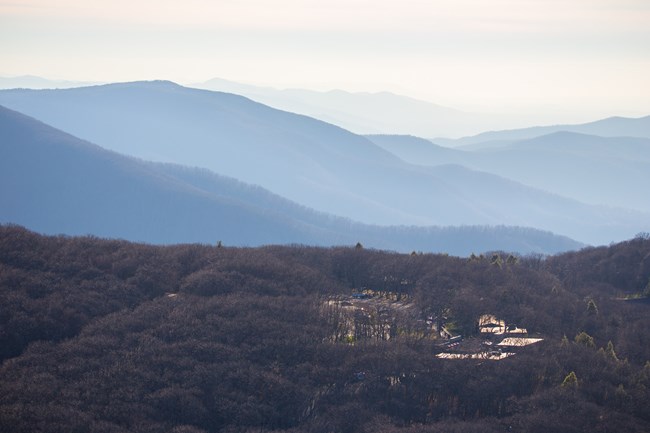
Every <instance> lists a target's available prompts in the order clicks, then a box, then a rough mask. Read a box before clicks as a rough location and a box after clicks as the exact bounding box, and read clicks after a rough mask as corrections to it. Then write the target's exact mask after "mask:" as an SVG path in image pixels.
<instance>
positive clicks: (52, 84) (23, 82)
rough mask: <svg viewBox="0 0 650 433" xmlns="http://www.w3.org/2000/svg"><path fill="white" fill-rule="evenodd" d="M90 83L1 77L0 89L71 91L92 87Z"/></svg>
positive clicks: (39, 78)
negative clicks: (76, 88) (73, 88)
mask: <svg viewBox="0 0 650 433" xmlns="http://www.w3.org/2000/svg"><path fill="white" fill-rule="evenodd" d="M93 84H99V83H91V82H88V81H68V80H50V79H48V78H43V77H36V76H34V75H21V76H18V77H0V89H21V88H22V89H69V88H72V87H82V86H91V85H93Z"/></svg>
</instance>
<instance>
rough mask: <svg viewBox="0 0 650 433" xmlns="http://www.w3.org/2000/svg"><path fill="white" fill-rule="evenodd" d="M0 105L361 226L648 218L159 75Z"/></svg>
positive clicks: (616, 232) (22, 96) (15, 94)
mask: <svg viewBox="0 0 650 433" xmlns="http://www.w3.org/2000/svg"><path fill="white" fill-rule="evenodd" d="M0 102H2V103H7V104H8V105H9V106H10V108H13V109H16V110H18V111H22V112H25V113H26V114H28V115H32V116H34V117H36V118H39V119H40V120H42V121H45V122H46V123H49V124H52V125H53V126H55V127H57V128H60V129H63V130H65V131H67V132H70V133H72V134H74V135H76V136H80V137H81V138H84V139H87V140H89V141H92V142H94V143H97V144H99V145H101V146H103V147H106V148H109V149H111V150H115V151H118V152H122V153H126V154H129V155H132V156H137V157H141V158H145V159H154V160H158V161H167V162H169V161H173V162H176V163H180V164H183V165H189V166H202V167H206V168H209V169H211V170H213V171H215V172H217V173H219V174H222V175H227V176H230V177H234V178H237V179H239V180H241V181H244V182H246V183H253V184H257V185H262V186H263V187H265V188H267V189H269V190H271V191H273V192H274V193H277V194H279V195H281V196H283V197H286V198H289V199H291V200H293V201H295V202H298V203H300V204H302V205H306V206H307V207H310V208H313V209H316V210H318V211H321V212H327V213H331V214H335V215H341V216H344V217H347V218H351V219H353V220H357V221H360V222H364V223H370V224H382V225H413V224H415V225H424V226H426V225H502V224H507V225H518V226H533V227H536V228H540V229H543V230H548V231H552V232H555V233H560V234H563V235H567V236H570V237H573V238H575V239H579V240H581V241H586V242H590V243H608V242H610V241H612V240H613V239H623V238H627V237H630V236H633V235H634V234H635V233H637V232H639V231H642V230H645V229H646V225H644V224H645V223H646V222H647V221H648V220H650V217H648V216H647V215H644V214H638V213H633V212H627V211H619V210H615V209H601V208H592V207H589V206H585V205H583V204H581V203H578V202H575V201H571V200H565V199H563V198H561V197H558V196H557V195H553V194H547V193H544V192H542V191H538V190H534V189H532V188H525V187H523V186H522V185H520V184H517V183H515V182H512V181H508V180H507V179H504V178H502V177H499V176H495V175H491V174H488V173H476V172H475V171H470V170H467V169H462V168H460V167H457V168H455V169H454V170H449V169H445V170H443V169H441V168H435V167H434V168H429V167H423V166H416V165H412V164H407V163H405V162H404V161H402V160H400V159H399V158H397V157H396V156H394V155H393V154H391V153H390V152H388V151H386V150H384V149H382V148H380V147H379V146H377V145H375V144H374V143H372V142H371V141H370V140H368V139H367V138H364V137H360V136H357V135H354V134H351V133H349V132H348V131H345V130H343V129H341V128H339V127H336V126H333V125H330V124H327V123H324V122H321V121H318V120H315V119H311V118H308V117H305V116H300V115H295V114H291V113H286V112H283V111H279V110H275V109H272V108H270V107H267V106H264V105H262V104H258V103H255V102H253V101H250V100H249V99H246V98H244V97H241V96H236V95H231V94H225V93H219V92H210V91H205V90H197V89H189V88H184V87H182V86H178V85H175V84H173V83H170V82H136V83H123V84H113V85H105V86H95V87H87V88H78V89H70V90H45V91H33V90H32V91H29V90H9V91H0ZM466 179H472V182H467V181H466ZM513 197H517V200H513ZM541 203H543V205H541Z"/></svg>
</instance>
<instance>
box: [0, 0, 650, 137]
mask: <svg viewBox="0 0 650 433" xmlns="http://www.w3.org/2000/svg"><path fill="white" fill-rule="evenodd" d="M648 46H650V3H648V2H647V1H645V0H616V1H615V0H599V1H586V0H562V1H560V0H521V1H517V2H513V1H511V0H493V1H491V2H482V1H479V0H456V1H453V2H450V1H440V0H436V1H431V2H423V1H421V0H404V1H402V2H400V3H399V4H397V3H395V2H392V1H389V0H374V1H372V2H370V1H368V0H353V1H350V0H331V1H328V2H319V1H315V0H301V1H296V0H277V1H275V2H263V1H260V0H240V1H237V2H233V1H217V2H211V1H207V0H184V1H182V2H181V1H179V0H170V1H166V2H163V3H162V4H161V2H158V1H155V0H136V1H133V0H129V1H127V0H114V1H111V2H96V1H94V2H88V1H81V0H58V1H57V2H51V1H48V0H30V1H29V2H16V1H11V0H0V52H1V53H2V60H3V61H2V65H0V76H20V75H25V74H33V75H38V76H45V77H48V78H49V77H51V78H58V79H65V80H83V81H92V82H127V81H139V80H152V79H167V80H171V81H174V82H176V83H179V84H182V85H191V84H193V83H200V82H204V81H206V80H210V79H212V78H215V77H221V78H224V79H230V80H234V81H236V82H239V83H250V84H253V85H256V86H270V87H274V88H278V89H286V88H299V89H310V90H316V91H327V90H331V89H342V90H346V91H348V92H379V91H388V92H392V93H396V94H399V95H405V96H408V97H411V98H415V99H419V100H423V101H429V102H431V103H434V104H438V105H442V106H445V107H451V108H455V109H458V110H463V111H468V112H472V113H479V114H481V113H488V114H489V113H496V114H505V115H507V116H510V117H511V118H512V121H513V122H514V121H515V120H516V121H517V122H518V123H513V124H511V125H503V126H502V127H521V126H526V125H530V124H550V123H576V122H586V121H593V120H596V119H599V118H604V117H610V116H627V117H639V116H644V115H647V114H650V86H648V78H647V77H649V76H650V51H649V50H648Z"/></svg>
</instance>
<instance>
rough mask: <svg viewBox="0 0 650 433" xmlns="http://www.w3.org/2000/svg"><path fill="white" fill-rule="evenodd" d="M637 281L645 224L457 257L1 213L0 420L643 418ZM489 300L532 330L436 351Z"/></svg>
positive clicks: (534, 424)
mask: <svg viewBox="0 0 650 433" xmlns="http://www.w3.org/2000/svg"><path fill="white" fill-rule="evenodd" d="M360 293H361V294H363V297H369V298H371V299H362V300H360V301H356V300H354V299H353V298H354V296H357V294H360ZM649 295H650V235H648V234H647V233H640V234H639V235H637V236H636V237H635V238H633V239H630V240H628V241H625V242H622V243H618V244H612V245H609V246H603V247H588V248H585V249H582V250H579V251H574V252H569V253H564V254H560V255H555V256H548V257H547V256H541V255H529V256H516V255H511V254H509V253H508V252H502V251H495V252H489V253H485V252H484V253H483V254H480V252H479V251H477V254H472V255H471V256H469V257H454V256H449V255H446V254H421V253H416V252H413V253H411V254H398V253H394V252H388V251H380V250H373V249H368V248H364V247H363V245H361V244H357V245H356V246H350V247H331V248H319V247H310V246H304V245H290V246H266V247H257V248H241V247H231V246H228V245H227V244H224V245H222V244H221V242H217V241H216V240H215V241H214V242H213V243H212V244H211V245H208V244H179V245H168V246H152V245H147V244H137V243H131V242H127V241H121V240H109V239H101V238H97V237H92V236H85V237H69V236H43V235H39V234H36V233H34V232H30V231H28V230H27V229H25V228H23V227H20V226H16V225H2V226H0V360H1V362H2V364H1V365H0V377H1V379H0V431H2V432H30V433H32V432H105V433H118V432H119V433H122V432H152V433H153V432H176V433H199V432H271V431H274V432H314V433H321V432H322V433H325V432H343V433H345V432H379V433H381V432H403V433H434V432H469V433H471V432H481V433H490V432H504V431H505V432H618V431H620V432H635V431H638V432H643V431H650V332H649V331H648V330H649V329H650V314H648V313H649V309H650V299H649ZM351 299H352V301H349V300H351ZM355 302H358V303H357V304H355ZM364 302H365V304H363V303H364ZM355 305H365V306H366V308H365V310H362V309H361V308H359V307H355ZM351 308H353V309H354V308H356V309H355V310H354V312H353V313H350V311H351ZM485 314H491V315H494V316H496V317H499V318H501V319H503V320H505V322H506V323H510V324H517V325H518V326H522V327H525V328H527V329H528V332H529V335H530V336H535V337H539V338H541V339H542V341H541V342H539V343H537V344H534V345H531V346H529V347H525V348H522V349H521V350H518V351H517V353H516V355H515V356H511V357H508V358H506V359H502V360H499V361H493V360H478V359H459V360H453V359H440V358H438V357H437V356H436V355H437V354H439V353H440V352H442V351H444V350H448V349H446V348H445V346H444V344H441V343H444V338H443V337H441V336H440V333H439V332H437V331H436V332H433V331H432V325H431V323H432V322H433V323H436V322H437V323H441V322H443V321H444V323H445V325H446V327H447V328H448V329H453V330H454V332H456V333H458V334H459V335H462V336H463V337H464V339H465V342H466V343H467V344H470V343H471V342H477V341H481V340H482V339H483V338H484V337H483V336H482V335H480V332H479V326H478V319H479V317H481V316H482V315H485ZM362 316H363V317H362ZM362 319H363V320H362ZM362 322H363V323H362ZM351 324H353V325H354V326H352V325H351ZM362 324H363V326H364V327H365V328H364V329H366V328H367V329H369V331H368V332H360V330H361V329H362ZM379 328H381V329H383V330H387V331H386V332H383V331H382V332H377V329H379ZM465 342H464V343H463V344H465ZM462 347H463V346H462V344H461V346H459V349H458V350H462Z"/></svg>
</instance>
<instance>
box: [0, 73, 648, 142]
mask: <svg viewBox="0 0 650 433" xmlns="http://www.w3.org/2000/svg"><path fill="white" fill-rule="evenodd" d="M137 81H172V82H174V83H176V84H180V85H183V86H187V87H193V88H204V89H211V90H220V91H224V92H226V93H234V94H239V95H242V96H246V97H249V98H251V99H254V100H256V101H258V102H262V103H266V104H267V105H270V106H274V107H276V108H280V109H285V110H288V111H295V112H298V111H296V110H291V109H287V107H283V106H277V104H273V103H272V102H270V100H268V99H265V98H256V97H255V96H256V95H257V94H254V95H251V93H250V91H249V92H247V91H245V90H243V89H247V90H248V89H255V90H264V91H268V92H301V91H306V92H314V93H315V94H316V93H317V94H321V95H326V94H332V93H337V92H344V93H348V94H350V95H370V96H372V95H393V96H397V97H403V98H408V99H411V100H413V101H414V102H422V103H427V104H431V105H434V106H438V107H440V108H442V109H447V110H454V111H457V112H458V113H460V114H466V115H468V116H473V117H474V118H473V119H472V120H470V122H471V123H470V124H467V125H466V128H465V129H463V132H456V133H441V134H427V133H421V132H420V133H419V132H418V131H410V130H409V131H404V130H391V129H390V128H388V127H387V129H386V130H383V131H377V130H373V129H372V128H361V129H359V128H356V129H355V128H351V127H348V125H345V124H340V123H338V122H336V121H333V120H332V119H328V118H327V117H326V116H320V117H319V116H318V115H315V114H313V113H308V112H306V113H300V114H307V115H311V116H312V117H316V118H320V119H321V120H325V121H329V122H330V123H333V124H335V125H337V126H341V127H343V128H345V129H349V130H350V131H351V132H354V133H357V134H376V133H386V134H408V135H414V136H419V137H423V138H428V139H434V138H438V137H444V138H463V137H468V136H473V135H476V134H479V133H482V132H490V131H500V130H509V129H518V128H526V127H534V126H554V125H564V124H579V123H587V122H593V121H598V120H602V119H606V118H610V117H630V118H635V117H644V116H647V115H650V109H649V110H648V111H640V110H630V109H618V110H616V109H613V108H610V109H598V108H597V107H591V109H590V110H583V111H580V110H578V109H575V110H572V109H571V108H570V107H561V108H560V107H557V106H554V105H539V106H536V105H511V106H505V105H504V106H498V107H489V106H481V105H473V104H466V105H463V104H460V103H459V104H442V103H440V102H439V101H435V100H430V99H424V98H423V97H418V96H417V95H414V94H412V93H410V92H408V91H407V90H406V89H402V90H404V91H403V92H400V90H395V89H380V90H358V89H357V90H355V89H351V88H344V87H341V86H340V87H327V86H326V85H321V86H319V85H314V86H313V87H299V86H291V85H290V86H285V87H283V86H281V85H274V84H273V83H259V82H258V83H250V82H244V81H237V80H235V79H226V78H222V77H217V76H214V77H211V78H209V79H206V80H204V81H191V80H190V81H183V80H172V79H167V78H160V77H159V78H148V79H142V80H140V79H133V80H108V81H92V80H87V79H83V78H79V77H58V76H57V77H50V76H47V75H37V74H23V75H15V76H3V75H0V89H10V88H12V87H24V88H31V89H46V88H72V87H85V86H95V85H103V84H112V83H127V82H137ZM213 81H220V82H223V83H226V84H227V85H228V86H227V87H226V88H224V89H219V88H218V87H214V86H209V85H207V84H208V83H210V82H213ZM14 83H16V84H14ZM396 87H399V86H396ZM239 89H242V90H241V91H238V90H239ZM253 93H255V92H253ZM395 114H396V116H397V115H398V113H395ZM399 114H403V115H404V116H405V117H408V116H409V115H411V114H412V113H406V112H405V113H399ZM434 120H438V122H445V120H446V119H434Z"/></svg>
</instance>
